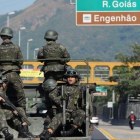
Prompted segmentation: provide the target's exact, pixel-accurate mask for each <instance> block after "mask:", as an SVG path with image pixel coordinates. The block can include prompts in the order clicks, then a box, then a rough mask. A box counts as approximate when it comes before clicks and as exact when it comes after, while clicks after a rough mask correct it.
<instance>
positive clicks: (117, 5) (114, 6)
mask: <svg viewBox="0 0 140 140" xmlns="http://www.w3.org/2000/svg"><path fill="white" fill-rule="evenodd" d="M77 11H83V12H84V11H86V12H88V11H89V12H90V11H140V0H77Z"/></svg>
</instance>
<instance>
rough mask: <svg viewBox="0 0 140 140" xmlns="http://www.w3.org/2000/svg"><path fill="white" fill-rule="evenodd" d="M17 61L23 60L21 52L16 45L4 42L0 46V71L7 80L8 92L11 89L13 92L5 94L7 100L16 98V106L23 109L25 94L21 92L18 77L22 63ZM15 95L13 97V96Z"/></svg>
mask: <svg viewBox="0 0 140 140" xmlns="http://www.w3.org/2000/svg"><path fill="white" fill-rule="evenodd" d="M14 59H16V60H15V61H13V62H11V61H3V60H14ZM17 59H23V56H22V53H21V50H20V48H19V46H18V45H15V44H13V43H12V42H11V41H4V42H3V43H2V44H1V45H0V60H2V61H1V62H0V71H1V72H2V73H3V74H4V75H6V76H7V78H8V89H7V91H8V90H11V89H10V88H12V89H13V90H14V91H13V92H12V94H11V92H10V94H7V96H8V97H9V99H10V100H11V99H12V98H13V99H15V97H13V96H16V102H17V103H16V105H17V106H19V107H23V108H25V104H26V102H25V94H24V91H23V84H22V80H21V78H20V76H19V73H20V67H21V65H22V63H23V61H18V60H17ZM14 93H15V95H14Z"/></svg>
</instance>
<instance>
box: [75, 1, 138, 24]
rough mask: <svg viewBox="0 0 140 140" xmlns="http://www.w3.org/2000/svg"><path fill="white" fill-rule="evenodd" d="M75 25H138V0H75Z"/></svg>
mask: <svg viewBox="0 0 140 140" xmlns="http://www.w3.org/2000/svg"><path fill="white" fill-rule="evenodd" d="M76 25H78V26H82V25H84V26H86V25H88V26H94V25H140V0H77V1H76Z"/></svg>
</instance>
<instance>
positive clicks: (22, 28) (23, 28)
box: [18, 27, 26, 46]
mask: <svg viewBox="0 0 140 140" xmlns="http://www.w3.org/2000/svg"><path fill="white" fill-rule="evenodd" d="M25 29H26V27H21V28H20V29H19V43H18V45H19V46H20V30H25Z"/></svg>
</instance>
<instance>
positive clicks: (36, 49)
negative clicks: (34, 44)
mask: <svg viewBox="0 0 140 140" xmlns="http://www.w3.org/2000/svg"><path fill="white" fill-rule="evenodd" d="M38 50H39V48H35V49H34V59H36V58H37V56H36V55H35V51H38Z"/></svg>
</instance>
